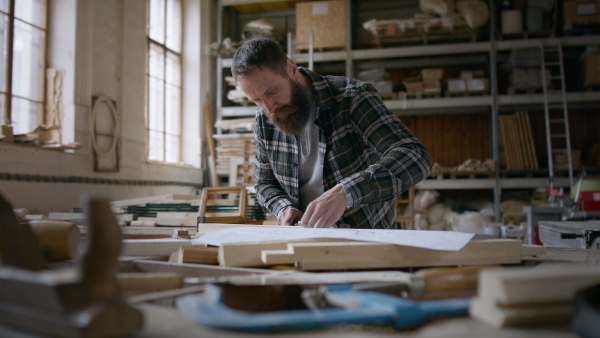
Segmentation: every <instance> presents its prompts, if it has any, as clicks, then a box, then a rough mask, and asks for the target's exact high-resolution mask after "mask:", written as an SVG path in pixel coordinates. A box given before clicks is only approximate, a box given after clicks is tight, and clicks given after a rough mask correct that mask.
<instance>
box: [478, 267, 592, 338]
mask: <svg viewBox="0 0 600 338" xmlns="http://www.w3.org/2000/svg"><path fill="white" fill-rule="evenodd" d="M599 282H600V267H599V266H587V265H572V264H568V265H567V264H548V265H545V266H544V265H541V266H538V267H536V268H534V269H531V268H524V267H518V268H505V269H490V270H484V271H481V273H480V275H479V290H478V295H477V298H475V300H474V301H473V303H472V306H471V309H470V312H471V316H472V317H474V318H476V319H478V320H481V321H483V322H485V323H487V324H489V325H492V326H494V327H497V328H500V327H504V326H521V325H536V324H537V325H539V324H549V323H552V324H554V323H558V322H567V321H568V320H570V317H571V315H572V314H573V298H574V296H575V292H576V291H577V290H580V289H583V288H586V287H590V286H593V285H596V284H598V283H599Z"/></svg>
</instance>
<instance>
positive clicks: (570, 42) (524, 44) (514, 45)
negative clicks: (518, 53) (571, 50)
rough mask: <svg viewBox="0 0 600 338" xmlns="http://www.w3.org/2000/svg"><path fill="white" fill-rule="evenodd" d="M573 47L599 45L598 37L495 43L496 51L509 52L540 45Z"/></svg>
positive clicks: (587, 36)
mask: <svg viewBox="0 0 600 338" xmlns="http://www.w3.org/2000/svg"><path fill="white" fill-rule="evenodd" d="M559 42H560V45H562V46H563V47H575V46H587V45H597V44H600V35H584V36H568V37H560V38H545V39H522V40H502V41H497V42H496V49H497V50H511V49H522V48H539V47H540V45H541V44H543V45H544V46H546V47H558V46H559Z"/></svg>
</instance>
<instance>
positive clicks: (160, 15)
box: [148, 0, 165, 44]
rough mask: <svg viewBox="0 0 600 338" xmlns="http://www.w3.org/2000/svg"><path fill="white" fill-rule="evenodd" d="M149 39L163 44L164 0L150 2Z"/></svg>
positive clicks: (151, 0)
mask: <svg viewBox="0 0 600 338" xmlns="http://www.w3.org/2000/svg"><path fill="white" fill-rule="evenodd" d="M148 25H149V27H148V28H149V29H148V30H149V36H150V39H152V40H154V41H156V42H159V43H162V44H164V43H165V0H150V22H149V23H148Z"/></svg>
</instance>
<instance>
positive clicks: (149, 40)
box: [145, 0, 189, 167]
mask: <svg viewBox="0 0 600 338" xmlns="http://www.w3.org/2000/svg"><path fill="white" fill-rule="evenodd" d="M163 1H164V3H165V11H164V16H163V23H164V36H163V38H164V43H160V42H158V41H155V40H154V39H152V38H151V37H150V20H151V17H150V1H148V7H147V15H146V17H147V18H148V19H147V24H146V41H147V43H146V113H145V117H146V118H145V123H146V125H145V131H146V162H149V163H156V164H165V165H171V166H183V167H189V165H187V164H185V162H184V160H183V158H184V156H183V155H184V154H183V142H184V141H185V139H184V135H183V125H184V118H185V115H184V112H183V101H184V100H183V93H184V90H183V74H184V71H183V49H184V45H183V28H184V25H183V13H184V11H183V1H182V0H172V1H178V2H179V37H178V38H179V47H180V51H179V52H177V51H175V50H173V49H171V48H169V47H167V26H168V21H167V20H168V15H167V3H168V1H169V0H163ZM151 46H155V47H158V48H160V49H161V50H162V53H163V64H162V66H163V78H162V79H161V80H160V81H162V84H163V93H162V96H163V102H162V104H163V106H162V120H163V131H162V144H163V153H162V158H163V160H162V161H159V160H152V159H150V95H151V93H150V49H151ZM168 54H172V55H175V56H176V57H177V59H178V64H179V83H178V90H179V102H178V107H177V108H178V114H179V135H178V138H179V146H178V149H177V152H178V154H177V158H178V162H167V135H168V134H169V133H168V132H167V130H166V125H167V113H166V111H167V99H166V98H167V90H166V88H167V85H168V82H167V59H168V57H167V56H168Z"/></svg>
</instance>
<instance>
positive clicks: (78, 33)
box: [0, 0, 600, 231]
mask: <svg viewBox="0 0 600 338" xmlns="http://www.w3.org/2000/svg"><path fill="white" fill-rule="evenodd" d="M26 2H27V1H24V2H23V3H26ZM442 2H443V1H442ZM578 2H579V1H574V0H566V1H536V2H525V1H510V2H509V3H510V4H509V5H506V4H505V1H496V2H491V4H493V6H490V2H486V1H473V3H475V4H474V5H473V8H475V10H474V9H473V8H471V9H468V8H467V9H465V8H462V7H461V6H459V5H457V6H456V8H455V12H456V13H461V15H456V16H454V17H451V19H449V20H450V21H448V20H446V21H443V20H440V15H438V14H436V13H435V11H436V10H437V11H440V10H442V11H443V10H444V9H440V8H436V6H435V5H431V6H430V8H425V10H424V8H423V5H422V4H423V3H430V4H431V3H434V4H435V3H436V2H434V1H429V2H428V1H421V2H419V1H389V0H381V1H361V0H356V1H331V2H329V3H330V7H329V10H328V11H329V17H327V19H323V18H322V17H317V18H316V19H315V18H314V17H313V18H312V19H311V16H314V15H321V14H323V13H318V11H317V12H314V11H315V9H314V8H317V9H318V8H319V7H311V8H313V9H312V12H310V11H309V12H307V13H306V15H303V16H298V13H300V12H302V11H305V10H308V9H306V8H305V7H306V2H295V1H279V2H265V3H260V2H257V3H254V4H251V5H245V4H243V3H242V2H239V3H236V2H235V1H234V2H232V4H233V5H227V3H228V2H226V1H221V2H219V1H196V0H182V1H181V8H182V9H183V10H182V11H181V12H180V13H181V23H182V24H181V37H182V41H181V48H180V54H179V57H180V59H179V60H180V62H181V82H180V87H181V94H180V96H179V97H178V99H180V101H179V102H180V103H179V105H180V108H181V115H180V121H179V122H180V123H179V124H178V125H179V126H180V130H179V135H180V140H179V141H178V142H179V143H177V145H176V146H173V147H172V148H168V147H169V144H170V143H169V142H164V144H163V145H164V146H165V148H161V149H163V150H162V151H161V155H158V157H155V158H153V156H154V155H156V154H155V153H154V155H152V154H153V153H152V151H151V150H149V149H150V148H151V147H149V145H148V144H149V143H148V137H149V136H148V135H149V133H151V132H150V131H149V129H148V125H149V124H151V123H152V122H151V121H149V119H148V111H149V109H152V108H153V107H155V104H157V105H159V106H160V105H164V104H165V103H164V102H162V101H160V102H159V101H153V100H152V99H151V98H150V96H151V95H152V92H151V90H150V89H148V88H149V87H148V81H149V79H150V78H152V76H149V75H148V69H149V68H148V67H149V63H151V59H149V53H150V52H152V51H157V50H159V51H161V53H162V49H160V48H162V47H156V46H157V45H156V44H153V43H154V42H156V41H154V40H153V39H152V38H151V37H149V29H148V15H149V14H148V13H150V10H149V6H151V5H152V4H155V3H157V2H154V1H144V0H129V1H120V0H103V1H91V0H89V1H75V0H49V1H48V2H47V20H46V23H45V27H42V28H44V29H43V31H44V32H43V33H42V35H45V39H46V40H45V42H42V45H44V44H45V48H41V50H42V54H43V56H42V57H41V59H40V60H43V61H42V62H40V63H42V64H43V66H40V65H37V66H39V67H40V69H39V72H41V73H43V74H44V76H43V77H42V78H43V80H42V81H41V84H39V83H38V94H40V93H44V94H41V96H40V95H38V96H39V97H42V99H41V100H38V101H36V102H37V103H36V104H37V106H36V107H37V108H32V109H33V110H34V111H35V112H36V113H34V114H33V116H37V123H35V124H33V125H32V126H33V128H31V130H26V131H25V132H22V131H20V132H16V129H15V130H13V131H12V132H11V131H9V128H7V127H8V126H10V123H11V120H10V119H9V118H7V116H9V115H8V113H7V111H6V109H7V105H6V104H5V105H4V106H3V115H4V119H3V129H2V130H3V139H2V141H1V142H0V193H2V195H3V196H4V197H5V198H7V199H8V201H9V202H10V203H11V204H12V206H13V207H15V208H25V209H28V210H29V212H30V213H35V214H47V213H49V212H52V211H60V212H70V211H72V210H73V208H74V207H77V206H79V198H80V195H81V194H82V193H93V194H99V195H103V196H106V197H108V198H109V199H110V200H125V199H129V198H137V197H147V196H159V195H165V194H188V195H198V194H199V192H200V191H201V189H202V188H203V187H205V186H211V185H229V184H232V185H243V184H246V185H251V175H252V165H253V158H252V157H253V152H252V147H253V144H252V140H251V139H252V116H253V114H254V110H255V108H254V106H253V105H252V104H251V103H248V102H247V100H246V99H245V98H244V97H243V95H240V92H239V91H238V90H236V88H235V83H233V85H232V83H231V80H230V79H228V76H229V75H230V70H229V68H228V67H229V66H230V62H231V61H230V60H231V53H232V51H234V50H235V47H236V46H238V45H239V44H240V43H242V42H243V41H244V40H245V39H247V38H250V37H253V36H256V35H269V34H270V36H271V37H272V38H273V39H276V40H278V41H280V42H281V43H282V46H283V47H284V48H287V43H288V41H287V39H288V36H287V32H288V31H289V32H294V33H295V34H296V36H295V37H294V39H295V40H296V41H306V40H307V39H308V38H309V36H308V33H307V30H306V28H307V27H313V28H314V29H315V32H314V34H315V37H314V39H315V40H314V69H315V71H317V72H319V73H322V74H332V75H351V76H353V77H358V78H360V79H363V80H365V81H371V82H372V83H373V84H375V85H376V87H377V88H378V90H379V91H380V92H381V95H382V98H383V99H384V100H385V102H386V104H387V105H388V107H389V108H390V110H391V111H393V112H394V113H395V114H396V115H398V116H399V118H400V119H401V120H402V121H403V122H404V124H406V125H407V126H408V127H409V128H410V129H411V130H412V131H413V132H414V133H415V135H416V136H417V137H418V138H419V139H420V140H421V141H422V142H423V143H424V144H425V145H426V146H427V147H428V149H429V150H430V152H431V154H432V157H433V160H434V162H435V166H434V172H433V173H432V175H431V177H430V178H429V179H427V180H425V181H424V182H422V183H421V184H419V185H417V187H416V191H413V192H412V193H413V194H412V195H411V196H410V197H407V200H409V201H410V204H411V208H413V212H414V213H411V212H407V209H406V208H402V207H401V206H400V204H401V203H399V211H400V214H403V215H407V214H408V216H409V217H410V218H411V219H412V221H413V222H415V223H416V224H413V226H414V225H416V228H419V229H439V230H442V229H448V230H452V229H453V230H465V231H478V230H481V229H482V228H481V220H482V219H483V220H486V221H493V220H496V221H502V217H504V216H506V215H509V216H510V213H511V212H512V211H514V210H517V211H522V207H523V206H524V205H539V204H545V203H548V195H547V189H548V186H549V183H548V182H549V180H548V176H549V175H552V176H554V183H555V186H556V188H557V189H558V188H562V189H563V194H568V191H569V190H570V189H571V187H572V186H573V184H574V180H573V179H572V178H571V177H569V171H570V172H571V173H572V176H573V177H574V178H575V180H576V179H577V177H578V176H579V174H580V173H581V169H582V168H583V167H585V168H586V169H587V173H588V176H590V177H591V176H593V175H594V174H597V171H598V168H599V167H600V147H599V145H598V142H599V136H598V135H599V134H598V132H597V131H598V127H600V117H599V115H598V114H597V113H598V103H599V102H600V91H598V84H599V83H600V74H598V68H597V67H598V66H597V65H598V60H599V59H600V57H599V54H598V45H599V44H600V36H599V35H598V31H597V27H598V23H599V21H598V17H599V16H598V13H597V11H596V12H595V13H591V14H590V15H588V16H586V20H591V21H590V22H580V21H577V20H583V19H581V18H580V17H578V16H577V15H573V16H572V17H570V15H572V13H571V12H570V8H571V7H569V6H571V5H572V3H578ZM2 3H8V2H2ZM17 3H21V1H17ZM30 3H31V4H32V6H33V4H37V5H40V4H44V3H46V2H45V1H37V0H36V1H34V0H32V1H30ZM309 3H312V4H314V3H316V2H309ZM482 3H483V5H482ZM533 3H535V4H533ZM348 4H349V5H350V6H352V11H351V13H350V14H349V15H347V14H346V13H347V12H346V10H347V7H346V5H348ZM457 4H458V2H457ZM599 5H600V4H599ZM482 6H483V7H482ZM502 6H510V8H508V7H506V8H504V7H502ZM599 7H600V6H599ZM31 8H36V7H31ZM481 8H484V13H485V15H476V13H481V12H478V11H481ZM514 8H520V12H521V13H520V14H518V13H515V12H514V11H513V10H512V9H514ZM446 10H447V9H446ZM469 10H470V12H469ZM302 13H304V12H302ZM474 13H475V14H474ZM517 14H518V15H521V16H520V17H519V16H517V19H515V15H517ZM3 15H4V14H3ZM299 18H301V19H299ZM346 18H349V20H346ZM311 20H312V21H311ZM511 20H512V21H511ZM515 20H516V21H515ZM519 20H520V21H519ZM594 20H596V21H594ZM17 26H18V25H17ZM325 33H326V34H325ZM323 34H325V36H323ZM547 38H550V40H548V41H549V42H547V43H546V44H544V43H542V44H541V46H543V47H542V49H540V41H542V40H544V39H547ZM15 41H16V40H15ZM40 41H42V40H40ZM153 41H154V42H153ZM556 44H558V45H559V46H561V47H562V50H563V55H561V56H560V58H563V60H564V61H563V64H564V71H565V76H564V78H563V80H564V82H565V94H566V96H565V97H566V101H563V99H562V97H563V96H562V95H561V86H560V85H559V83H557V82H556V81H554V80H550V79H547V82H548V83H546V84H544V83H542V80H541V79H542V78H543V77H542V75H541V73H542V72H541V71H539V66H540V63H541V62H542V61H541V60H542V59H543V57H544V55H543V54H545V53H546V52H547V49H549V47H553V46H554V47H555V46H556ZM18 45H19V44H14V47H13V48H14V50H17V49H18V48H19V47H18ZM152 46H153V47H152ZM168 47H169V46H167V47H165V48H166V49H165V50H167V49H169V48H168ZM156 48H158V49H156ZM307 48H308V46H307V45H295V46H294V47H293V48H292V50H293V53H294V54H296V55H295V58H296V59H297V60H298V63H299V64H300V65H303V66H308V62H309V53H308V51H307ZM169 51H171V50H170V49H169ZM169 51H168V52H167V54H168V53H169ZM159 54H160V53H159ZM556 57H558V56H555V58H556ZM5 61H6V60H5ZM168 62H169V61H168V58H167V61H166V63H167V65H168ZM528 62H529V63H528ZM33 64H35V62H34V63H33ZM536 67H538V68H536ZM46 69H49V70H54V72H48V71H46ZM555 71H556V70H553V71H552V72H555ZM548 72H550V70H549V71H548ZM7 74H8V72H5V73H4V76H5V78H4V81H5V83H8V82H7V81H8V80H7V78H6V76H8V75H7ZM17 74H18V72H17V70H13V71H12V76H13V83H14V78H15V77H16V76H18V75H17ZM48 74H54V75H53V76H54V77H53V78H54V79H56V78H57V77H60V78H61V81H62V83H61V84H60V86H55V87H52V90H53V91H52V94H48V89H49V88H51V87H50V85H49V83H50V82H49V79H50V75H48ZM57 74H58V75H57ZM547 75H549V76H553V75H555V74H550V73H548V74H547ZM61 76H62V77H61ZM167 81H168V80H167ZM559 82H560V81H559ZM55 83H56V82H55ZM9 87H10V86H9ZM544 89H546V90H548V95H544ZM12 90H13V96H15V97H17V96H18V95H17V94H18V93H15V91H16V90H17V89H16V86H15V88H13V89H12ZM2 95H3V96H2V98H3V99H2V100H3V101H2V102H4V103H6V102H7V99H6V97H7V96H8V95H11V93H10V92H9V91H8V89H7V88H4V91H3V93H2ZM57 97H58V98H60V101H59V102H54V101H53V102H50V101H52V100H50V99H49V98H57ZM34 101H35V100H34ZM12 102H13V103H12V109H13V111H16V110H15V109H16V108H15V107H16V106H17V102H18V97H17V98H15V99H12ZM565 103H568V107H569V111H568V114H569V116H568V117H569V123H568V125H569V127H570V140H569V141H570V152H569V153H568V154H566V155H565V154H554V155H551V158H550V159H549V156H548V152H547V150H548V148H547V142H546V139H547V138H546V137H547V135H546V127H545V120H544V108H545V106H546V104H548V105H550V108H549V109H550V110H551V114H552V115H553V116H557V115H560V114H561V113H562V108H561V105H564V104H565ZM51 104H53V106H52V105H51ZM95 104H97V105H95ZM59 105H60V106H61V108H60V111H61V116H60V121H58V122H57V123H53V122H52V121H49V120H48V116H46V115H44V114H49V113H48V112H49V111H51V110H52V109H54V110H55V111H56V107H58V106H59ZM52 107H54V108H52ZM94 107H95V109H94ZM13 114H14V112H13ZM36 114H37V115H36ZM13 120H15V119H14V118H13ZM207 120H208V121H210V123H209V124H213V123H214V124H215V125H212V127H214V130H212V132H213V133H214V134H215V136H214V138H213V135H210V133H211V128H206V127H207V123H206V121H207ZM57 125H59V126H60V135H59V136H56V135H57V131H56V130H57V129H56V128H53V127H56V126H57ZM13 132H14V133H13ZM553 132H554V134H555V135H560V134H563V132H560V131H557V130H555V131H553ZM13 134H14V135H13ZM57 137H58V139H57ZM232 139H233V141H232ZM211 142H216V154H214V156H211V157H209V156H208V155H209V148H210V147H209V144H210V143H211ZM228 142H232V143H231V144H230V145H229V146H228V144H229V143H228ZM561 147H562V148H564V145H563V146H556V148H561ZM152 149H154V148H152ZM165 149H176V150H174V151H173V152H169V151H164V150H165ZM232 149H234V150H232ZM236 149H237V150H236ZM239 149H241V150H239ZM231 151H233V153H234V154H230V153H228V152H231ZM236 151H238V152H237V153H236ZM174 152H176V153H177V154H176V155H173V154H174ZM236 156H237V159H236V158H235V157H236ZM215 157H216V158H215ZM568 157H570V158H571V160H572V161H571V163H570V164H571V170H569V168H568V165H569V161H568ZM549 160H550V161H549ZM211 161H214V162H212V163H213V167H212V168H211ZM549 163H552V165H554V168H553V170H549V165H550V164H549ZM565 165H567V169H565ZM233 166H235V168H234V169H231V168H232V167H233ZM238 166H239V168H238ZM238 169H239V170H238ZM233 172H235V174H233V176H232V173H233ZM238 172H239V173H241V174H240V175H238ZM248 177H250V178H248ZM233 178H235V182H232V181H231V180H232V179H233ZM538 190H539V191H538ZM415 195H416V196H415ZM465 212H473V213H476V214H473V215H471V216H472V217H477V219H476V220H473V221H468V220H467V221H465V222H466V223H464V224H463V225H464V226H462V227H461V225H460V224H459V223H460V222H461V221H463V220H464V219H462V218H461V217H463V215H465ZM415 215H417V216H418V217H420V219H418V220H415ZM471 216H470V217H471ZM519 217H521V216H519ZM513 221H514V222H515V223H516V224H518V223H519V222H520V221H522V219H518V218H517V219H515V220H513ZM472 224H477V226H478V227H479V228H477V229H474V228H470V226H471V225H472Z"/></svg>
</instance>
